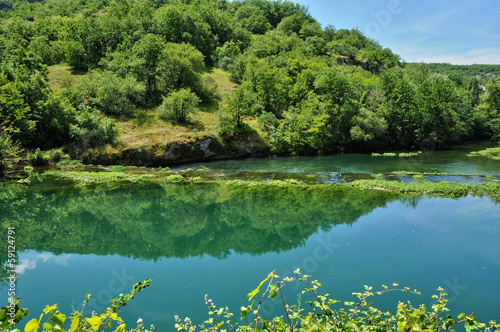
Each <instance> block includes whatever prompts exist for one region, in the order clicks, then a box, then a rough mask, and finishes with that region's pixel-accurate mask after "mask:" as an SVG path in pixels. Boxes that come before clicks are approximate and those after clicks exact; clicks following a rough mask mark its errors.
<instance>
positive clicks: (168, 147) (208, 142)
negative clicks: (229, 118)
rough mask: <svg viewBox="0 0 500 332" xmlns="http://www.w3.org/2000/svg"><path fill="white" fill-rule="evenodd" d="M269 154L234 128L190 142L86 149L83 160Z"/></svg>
mask: <svg viewBox="0 0 500 332" xmlns="http://www.w3.org/2000/svg"><path fill="white" fill-rule="evenodd" d="M267 154H269V147H268V146H267V145H266V144H265V143H264V142H262V141H260V140H258V139H256V137H255V136H254V135H252V133H247V132H238V133H234V134H233V135H231V136H230V137H225V138H223V139H220V138H218V137H210V136H205V137H201V138H198V139H196V140H193V141H190V142H182V143H181V142H165V143H163V144H156V145H152V146H143V147H140V148H134V149H123V150H121V151H119V152H114V153H104V152H103V151H98V150H96V151H89V152H88V153H87V154H86V155H85V156H83V159H84V160H83V161H84V162H85V163H91V164H99V165H113V164H121V165H128V166H148V167H159V166H171V165H177V164H183V163H193V162H203V161H211V160H223V159H236V158H248V157H260V156H265V155H267Z"/></svg>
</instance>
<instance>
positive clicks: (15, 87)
mask: <svg viewBox="0 0 500 332" xmlns="http://www.w3.org/2000/svg"><path fill="white" fill-rule="evenodd" d="M0 8H2V9H1V10H0V19H1V24H0V59H1V60H0V127H1V129H2V130H1V133H0V155H1V160H2V162H1V167H2V169H5V168H6V167H8V166H9V165H10V164H12V163H15V162H16V161H18V160H19V158H20V156H21V155H22V154H23V153H24V152H27V151H32V150H34V149H36V148H40V149H42V150H48V149H54V148H59V147H64V149H66V152H70V153H72V155H73V156H76V157H78V156H79V155H82V153H83V152H84V151H86V150H88V149H93V148H96V147H103V146H106V145H113V144H115V145H116V144H118V143H119V142H120V140H121V139H122V138H121V135H123V133H122V132H121V131H120V130H119V128H118V126H117V123H119V122H120V121H127V120H130V119H141V117H143V116H144V114H149V115H151V114H153V116H154V119H155V120H154V121H152V122H151V123H150V126H163V125H164V124H168V123H171V124H174V125H175V126H181V127H182V126H188V127H189V126H191V127H190V128H192V124H193V121H192V120H191V116H192V114H193V113H194V112H196V111H198V110H202V111H204V112H210V113H211V114H212V115H214V114H215V115H216V119H217V125H216V128H217V129H216V132H215V133H214V137H215V138H216V139H219V140H221V141H224V140H230V139H234V137H235V136H234V133H235V132H242V133H249V132H251V133H253V134H254V135H257V136H259V137H260V139H262V140H263V141H265V142H266V144H267V145H268V146H269V151H270V152H271V153H274V154H284V155H286V154H318V153H328V152H337V151H346V152H347V151H354V150H356V151H359V150H363V151H382V150H391V149H392V150H397V149H399V150H401V149H407V150H410V149H422V148H423V147H425V145H427V144H433V145H441V144H456V143H459V142H461V141H464V140H467V139H471V138H492V137H498V135H499V134H500V117H499V115H500V79H499V78H495V77H489V79H488V80H487V81H484V80H483V79H482V78H481V77H479V78H478V77H476V76H475V75H471V74H470V73H469V71H468V70H469V69H468V67H466V68H465V69H463V70H462V69H461V70H454V69H453V68H454V67H450V68H447V66H444V65H442V66H440V67H439V68H437V67H436V68H435V67H432V66H429V65H424V64H405V63H404V62H403V61H402V59H400V57H399V56H398V55H396V54H394V53H393V52H392V51H391V50H390V49H388V48H384V47H383V46H382V45H380V44H379V43H377V42H376V41H374V40H372V39H369V38H367V37H365V36H364V35H363V34H362V33H361V32H360V31H359V30H357V29H352V30H345V29H339V30H337V29H336V28H335V27H334V26H332V25H329V26H321V25H320V24H319V23H318V22H317V21H316V20H315V19H314V18H313V17H311V15H310V14H309V13H308V10H307V8H306V7H304V6H301V5H298V4H295V3H293V2H290V1H269V0H241V1H231V2H230V1H226V0H123V1H116V0H43V1H40V2H38V1H35V2H33V1H25V0H13V1H3V2H2V3H1V6H0ZM57 64H67V66H69V68H70V71H71V75H70V76H71V77H70V78H68V79H67V80H66V81H65V82H64V84H62V87H60V88H59V89H55V88H54V85H51V82H50V81H51V80H50V79H49V74H50V68H53V66H54V65H57ZM51 66H52V67H51ZM471 68H472V67H471ZM445 69H446V70H445ZM214 70H218V72H219V73H227V77H228V79H230V81H231V83H230V84H231V88H230V89H229V91H226V92H225V93H220V91H218V89H217V87H216V84H215V83H214V82H213V78H212V81H211V77H212V76H210V75H211V74H210V73H211V72H213V71H214ZM492 70H493V69H492ZM495 70H496V69H495ZM495 73H496V71H495ZM76 77H78V80H73V79H74V78H76ZM481 84H484V85H481ZM202 125H203V124H202ZM23 151H24V152H23Z"/></svg>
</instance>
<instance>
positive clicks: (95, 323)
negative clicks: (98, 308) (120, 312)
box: [85, 316, 101, 331]
mask: <svg viewBox="0 0 500 332" xmlns="http://www.w3.org/2000/svg"><path fill="white" fill-rule="evenodd" d="M85 320H86V321H87V322H88V323H89V324H90V326H91V328H92V329H93V330H94V331H97V330H98V329H99V326H100V325H101V317H99V316H94V317H92V318H85Z"/></svg>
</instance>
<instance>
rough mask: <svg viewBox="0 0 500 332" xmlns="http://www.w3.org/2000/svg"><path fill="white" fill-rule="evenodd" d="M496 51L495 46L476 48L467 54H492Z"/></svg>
mask: <svg viewBox="0 0 500 332" xmlns="http://www.w3.org/2000/svg"><path fill="white" fill-rule="evenodd" d="M494 52H495V49H494V48H481V49H474V50H470V51H468V52H467V55H482V54H492V53H494Z"/></svg>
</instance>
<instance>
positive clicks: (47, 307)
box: [43, 304, 57, 314]
mask: <svg viewBox="0 0 500 332" xmlns="http://www.w3.org/2000/svg"><path fill="white" fill-rule="evenodd" d="M56 309H57V304H54V305H53V306H48V305H46V306H45V309H43V313H44V314H48V313H49V312H52V311H54V310H56Z"/></svg>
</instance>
